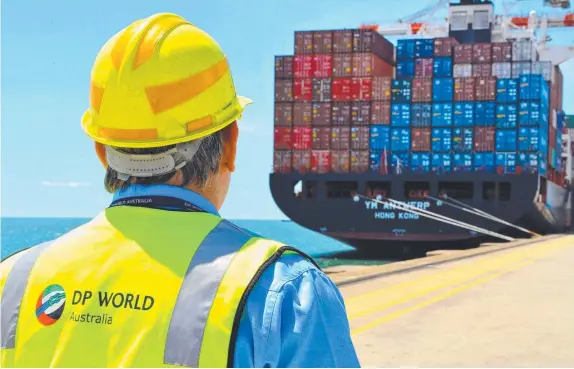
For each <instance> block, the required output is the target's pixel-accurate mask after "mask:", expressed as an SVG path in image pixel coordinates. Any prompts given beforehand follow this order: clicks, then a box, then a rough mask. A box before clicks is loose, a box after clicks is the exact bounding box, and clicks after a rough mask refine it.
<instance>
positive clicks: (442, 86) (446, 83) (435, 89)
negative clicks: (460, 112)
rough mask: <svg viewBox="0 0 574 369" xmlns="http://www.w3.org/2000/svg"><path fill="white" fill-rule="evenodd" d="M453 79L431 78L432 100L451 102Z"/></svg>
mask: <svg viewBox="0 0 574 369" xmlns="http://www.w3.org/2000/svg"><path fill="white" fill-rule="evenodd" d="M453 81H454V79H453V78H433V82H432V100H433V101H436V102H439V101H452V100H453V94H454V82H453Z"/></svg>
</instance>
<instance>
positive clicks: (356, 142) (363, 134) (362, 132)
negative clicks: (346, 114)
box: [351, 127, 371, 150]
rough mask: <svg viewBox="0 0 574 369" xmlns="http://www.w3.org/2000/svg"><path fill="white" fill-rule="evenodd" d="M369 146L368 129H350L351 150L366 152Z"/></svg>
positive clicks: (369, 133) (369, 130)
mask: <svg viewBox="0 0 574 369" xmlns="http://www.w3.org/2000/svg"><path fill="white" fill-rule="evenodd" d="M370 146H371V128H370V127H351V150H368V149H369V147H370Z"/></svg>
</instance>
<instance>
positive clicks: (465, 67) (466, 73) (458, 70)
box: [452, 63, 472, 78]
mask: <svg viewBox="0 0 574 369" xmlns="http://www.w3.org/2000/svg"><path fill="white" fill-rule="evenodd" d="M452 76H453V77H455V78H456V77H472V64H469V63H464V64H455V65H454V67H453V69H452Z"/></svg>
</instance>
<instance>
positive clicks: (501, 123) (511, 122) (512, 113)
mask: <svg viewBox="0 0 574 369" xmlns="http://www.w3.org/2000/svg"><path fill="white" fill-rule="evenodd" d="M517 122H518V108H517V106H516V104H496V128H516V123H517Z"/></svg>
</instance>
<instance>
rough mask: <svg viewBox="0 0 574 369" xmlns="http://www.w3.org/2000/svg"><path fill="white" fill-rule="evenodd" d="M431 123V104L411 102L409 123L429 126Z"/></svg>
mask: <svg viewBox="0 0 574 369" xmlns="http://www.w3.org/2000/svg"><path fill="white" fill-rule="evenodd" d="M431 123H432V105H431V104H413V105H412V112H411V125H412V126H413V127H430V126H431Z"/></svg>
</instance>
